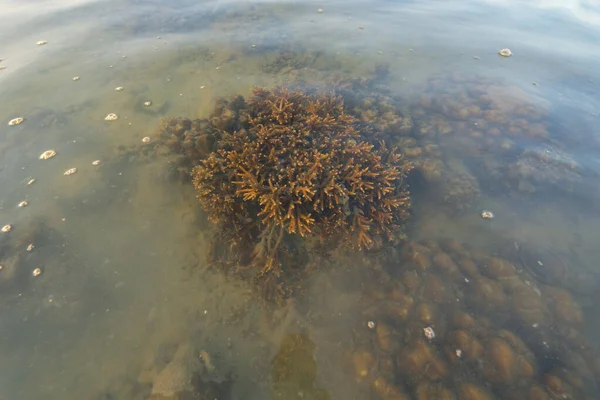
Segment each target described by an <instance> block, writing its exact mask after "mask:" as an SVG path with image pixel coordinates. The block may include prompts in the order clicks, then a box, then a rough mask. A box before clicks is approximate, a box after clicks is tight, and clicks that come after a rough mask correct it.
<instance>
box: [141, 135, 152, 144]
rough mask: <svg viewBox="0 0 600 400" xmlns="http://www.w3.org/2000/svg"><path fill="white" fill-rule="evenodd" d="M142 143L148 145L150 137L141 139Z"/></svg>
mask: <svg viewBox="0 0 600 400" xmlns="http://www.w3.org/2000/svg"><path fill="white" fill-rule="evenodd" d="M142 143H150V136H146V137H144V138H143V139H142Z"/></svg>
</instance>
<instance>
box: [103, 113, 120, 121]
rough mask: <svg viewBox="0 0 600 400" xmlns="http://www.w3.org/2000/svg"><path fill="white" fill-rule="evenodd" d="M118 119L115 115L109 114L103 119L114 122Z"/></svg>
mask: <svg viewBox="0 0 600 400" xmlns="http://www.w3.org/2000/svg"><path fill="white" fill-rule="evenodd" d="M118 119H119V117H118V116H117V114H115V113H110V114H108V115H107V116H106V117H104V120H105V121H116V120H118Z"/></svg>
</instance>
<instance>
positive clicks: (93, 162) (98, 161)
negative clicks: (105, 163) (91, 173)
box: [92, 160, 100, 167]
mask: <svg viewBox="0 0 600 400" xmlns="http://www.w3.org/2000/svg"><path fill="white" fill-rule="evenodd" d="M92 165H93V166H94V167H96V166H98V165H100V160H95V161H92Z"/></svg>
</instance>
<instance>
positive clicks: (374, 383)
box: [350, 240, 600, 400]
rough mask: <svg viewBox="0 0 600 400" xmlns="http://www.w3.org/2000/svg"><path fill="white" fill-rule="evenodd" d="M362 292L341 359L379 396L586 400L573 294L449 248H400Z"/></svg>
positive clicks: (396, 399) (588, 370)
mask: <svg viewBox="0 0 600 400" xmlns="http://www.w3.org/2000/svg"><path fill="white" fill-rule="evenodd" d="M401 254H402V256H401V257H402V260H401V261H400V263H401V265H400V266H399V267H401V268H397V270H398V271H399V276H398V277H394V278H391V279H389V280H388V279H385V280H384V282H387V283H384V284H383V285H382V284H381V283H379V284H377V285H373V286H371V287H368V288H367V289H366V290H365V294H364V297H365V298H364V301H365V304H366V308H365V310H364V311H363V314H362V317H363V319H362V321H361V322H360V326H359V327H357V331H358V332H360V333H359V334H358V335H357V338H356V349H355V350H354V352H353V354H352V356H351V357H350V358H351V363H352V364H353V366H354V371H355V378H356V381H357V382H358V384H359V385H362V386H363V387H364V388H365V389H367V388H368V390H371V391H372V392H374V393H375V394H377V395H378V396H379V398H381V399H386V400H401V399H419V400H425V399H432V400H433V399H436V400H440V399H460V400H487V399H523V400H543V399H592V398H595V397H594V393H597V390H596V382H598V380H599V379H600V357H598V354H597V353H596V350H595V349H594V347H593V346H592V345H591V344H590V343H589V342H588V340H587V339H586V338H585V337H584V335H583V334H582V330H583V327H584V317H583V312H582V309H581V307H580V305H579V303H578V302H577V301H576V300H575V299H574V297H573V295H572V294H571V293H570V292H569V291H567V290H565V289H564V288H561V287H558V286H549V285H544V284H542V283H540V282H537V281H535V279H534V277H532V276H531V275H529V274H528V273H527V272H525V271H524V270H521V269H519V268H518V267H517V266H516V265H514V264H513V263H511V262H510V261H509V260H507V259H504V258H500V257H495V256H492V255H490V254H485V253H482V252H479V251H472V250H470V249H467V248H466V247H465V246H463V245H462V244H461V243H459V242H457V241H453V240H451V241H446V242H442V243H437V242H432V241H428V242H425V243H416V242H408V243H405V244H404V245H403V247H402V249H401Z"/></svg>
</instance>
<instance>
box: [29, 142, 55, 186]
mask: <svg viewBox="0 0 600 400" xmlns="http://www.w3.org/2000/svg"><path fill="white" fill-rule="evenodd" d="M55 155H56V151H54V150H46V151H45V152H43V153H42V154H40V160H47V159H49V158H52V157H54V156H55ZM31 183H33V182H31Z"/></svg>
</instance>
